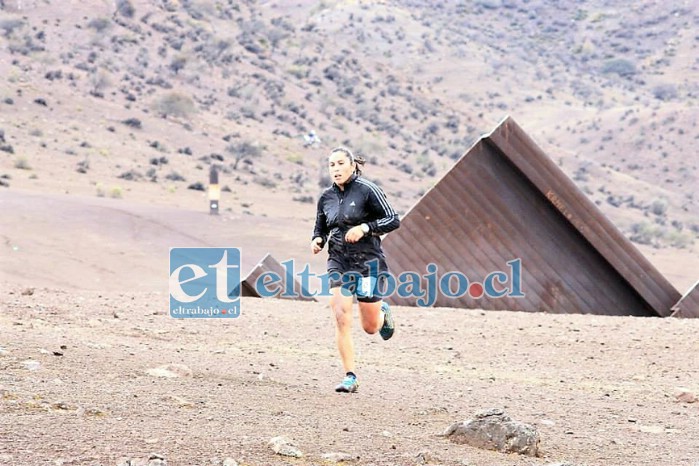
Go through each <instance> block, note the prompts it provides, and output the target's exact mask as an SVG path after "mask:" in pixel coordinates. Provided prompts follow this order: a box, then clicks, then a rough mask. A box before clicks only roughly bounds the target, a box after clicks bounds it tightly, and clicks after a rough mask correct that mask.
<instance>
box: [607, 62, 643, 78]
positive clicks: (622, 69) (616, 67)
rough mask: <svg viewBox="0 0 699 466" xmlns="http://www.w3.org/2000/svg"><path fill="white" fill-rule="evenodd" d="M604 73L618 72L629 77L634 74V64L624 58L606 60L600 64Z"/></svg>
mask: <svg viewBox="0 0 699 466" xmlns="http://www.w3.org/2000/svg"><path fill="white" fill-rule="evenodd" d="M602 73H604V74H612V73H613V74H618V75H619V76H621V77H624V78H626V77H630V76H633V75H635V74H636V65H634V64H633V63H632V62H630V61H629V60H626V59H624V58H615V59H613V60H609V61H607V62H606V63H605V64H604V65H603V66H602Z"/></svg>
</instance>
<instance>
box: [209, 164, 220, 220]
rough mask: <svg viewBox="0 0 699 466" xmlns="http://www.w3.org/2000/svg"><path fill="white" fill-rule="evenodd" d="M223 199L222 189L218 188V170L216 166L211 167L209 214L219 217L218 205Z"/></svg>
mask: <svg viewBox="0 0 699 466" xmlns="http://www.w3.org/2000/svg"><path fill="white" fill-rule="evenodd" d="M220 198H221V189H220V188H219V186H218V170H217V169H216V165H211V170H210V171H209V213H210V214H211V215H218V204H219V199H220Z"/></svg>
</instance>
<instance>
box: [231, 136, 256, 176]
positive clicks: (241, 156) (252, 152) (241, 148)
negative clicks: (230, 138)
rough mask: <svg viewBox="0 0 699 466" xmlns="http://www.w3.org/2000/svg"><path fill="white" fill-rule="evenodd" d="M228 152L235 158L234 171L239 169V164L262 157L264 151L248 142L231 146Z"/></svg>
mask: <svg viewBox="0 0 699 466" xmlns="http://www.w3.org/2000/svg"><path fill="white" fill-rule="evenodd" d="M226 152H228V153H229V154H231V155H232V156H233V159H234V162H233V170H237V169H238V164H239V163H240V162H241V161H242V160H250V159H253V158H257V157H259V156H261V155H262V149H260V147H259V146H257V145H256V144H252V143H250V142H248V141H243V142H238V143H234V144H230V145H229V146H228V147H226Z"/></svg>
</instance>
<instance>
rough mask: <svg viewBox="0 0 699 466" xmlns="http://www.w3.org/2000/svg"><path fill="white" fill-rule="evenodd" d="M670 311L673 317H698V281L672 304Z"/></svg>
mask: <svg viewBox="0 0 699 466" xmlns="http://www.w3.org/2000/svg"><path fill="white" fill-rule="evenodd" d="M672 311H673V312H672V316H673V317H693V318H699V281H698V282H696V283H695V284H694V286H693V287H692V288H690V289H689V291H687V293H685V295H684V296H682V299H680V300H679V302H678V303H677V304H675V305H674V306H672Z"/></svg>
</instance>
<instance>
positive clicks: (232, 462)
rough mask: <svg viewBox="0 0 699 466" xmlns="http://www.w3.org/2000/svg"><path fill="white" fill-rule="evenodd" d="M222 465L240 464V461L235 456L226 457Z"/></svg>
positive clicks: (236, 465)
mask: <svg viewBox="0 0 699 466" xmlns="http://www.w3.org/2000/svg"><path fill="white" fill-rule="evenodd" d="M221 466H238V462H237V461H236V460H234V459H233V458H226V459H225V460H223V464H222V465H221Z"/></svg>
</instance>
